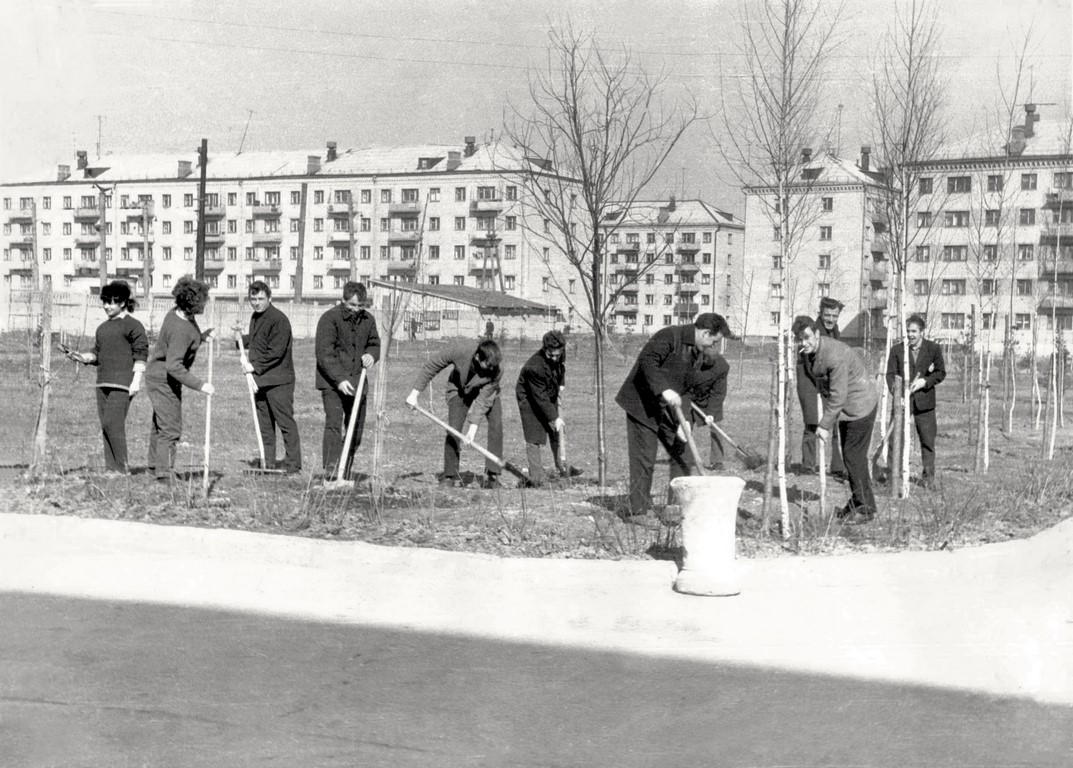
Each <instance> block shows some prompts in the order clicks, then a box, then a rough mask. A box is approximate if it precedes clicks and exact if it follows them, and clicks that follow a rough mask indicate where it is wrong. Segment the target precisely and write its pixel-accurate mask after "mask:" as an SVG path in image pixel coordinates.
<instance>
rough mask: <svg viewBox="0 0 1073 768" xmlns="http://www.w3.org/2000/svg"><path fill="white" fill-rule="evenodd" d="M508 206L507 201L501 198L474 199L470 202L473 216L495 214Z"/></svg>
mask: <svg viewBox="0 0 1073 768" xmlns="http://www.w3.org/2000/svg"><path fill="white" fill-rule="evenodd" d="M504 207H506V201H504V200H499V199H498V198H497V199H495V200H474V201H472V202H471V203H470V204H469V213H470V215H471V216H495V215H496V214H498V213H500V212H501V211H502V210H503V208H504Z"/></svg>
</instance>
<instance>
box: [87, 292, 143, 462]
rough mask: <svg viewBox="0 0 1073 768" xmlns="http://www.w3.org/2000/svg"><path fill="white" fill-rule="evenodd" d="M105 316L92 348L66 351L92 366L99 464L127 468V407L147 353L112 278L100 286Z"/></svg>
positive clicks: (130, 303) (140, 328) (126, 301)
mask: <svg viewBox="0 0 1073 768" xmlns="http://www.w3.org/2000/svg"><path fill="white" fill-rule="evenodd" d="M101 304H102V305H103V306H104V313H105V314H106V315H107V316H108V319H107V320H105V321H104V322H103V323H101V324H100V325H99V326H98V327H97V335H96V341H95V342H94V344H93V351H92V352H68V353H67V357H69V358H70V359H71V360H75V361H77V362H79V363H82V364H83V365H95V366H97V416H98V418H100V420H101V434H102V435H103V437H104V469H105V471H106V472H118V473H121V474H127V472H128V471H129V470H128V468H127V411H128V409H129V408H130V401H131V400H133V399H134V396H135V395H136V394H138V390H139V389H141V385H142V374H143V373H144V372H145V361H146V359H147V358H148V357H149V339H148V338H147V337H146V335H145V328H144V327H143V326H142V324H141V323H140V322H138V321H137V320H135V319H134V316H133V315H131V314H130V313H131V312H133V311H134V302H133V301H132V300H131V298H130V286H129V285H127V284H126V283H125V282H123V281H122V280H116V281H115V282H111V283H109V284H108V285H106V286H104V288H103V289H102V290H101Z"/></svg>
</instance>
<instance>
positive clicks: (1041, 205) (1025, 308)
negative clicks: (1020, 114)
mask: <svg viewBox="0 0 1073 768" xmlns="http://www.w3.org/2000/svg"><path fill="white" fill-rule="evenodd" d="M1070 131H1071V126H1070V122H1069V121H1068V120H1065V121H1060V120H1047V121H1041V120H1040V117H1039V115H1038V113H1037V108H1036V105H1033V104H1028V105H1026V106H1025V113H1024V124H1023V125H1019V126H1015V127H1014V128H1013V130H1012V132H1011V133H1012V135H1011V136H1009V137H1006V136H1003V135H1001V134H1000V135H999V136H997V137H994V136H987V135H979V136H976V137H973V138H972V139H969V140H968V141H966V142H963V143H960V144H957V145H953V146H951V147H949V148H948V149H946V150H945V151H944V152H943V153H942V154H941V156H940V157H938V158H937V159H935V160H933V161H931V162H928V163H926V164H922V165H921V166H920V167H919V168H918V171H919V173H920V177H921V178H920V184H919V188H918V189H917V190H916V191H915V195H914V199H915V201H916V211H915V216H916V220H915V224H916V232H915V241H914V242H915V249H914V253H913V256H912V259H911V261H910V263H909V267H908V270H907V279H908V292H909V294H910V296H909V303H910V306H911V307H912V309H913V310H914V311H916V312H919V313H921V314H924V315H926V317H927V320H928V327H929V334H930V335H931V336H933V337H937V338H947V339H957V338H961V339H964V338H966V337H968V336H969V334H970V332H971V331H972V330H973V329H974V328H975V331H976V333H977V334H979V333H980V332H981V331H983V330H985V329H987V328H991V329H995V330H996V331H997V332H996V333H995V334H994V337H997V338H998V339H999V340H1001V338H1002V337H1003V335H1004V333H1005V330H1006V329H1007V328H1011V329H1012V331H1013V335H1014V338H1015V339H1018V340H1020V341H1021V342H1022V343H1023V344H1027V343H1029V342H1030V338H1031V332H1032V328H1033V324H1034V323H1038V324H1039V330H1040V331H1041V332H1042V335H1044V336H1047V337H1049V336H1050V333H1049V332H1050V330H1051V329H1052V327H1054V326H1053V324H1052V311H1053V312H1054V314H1055V315H1056V316H1057V317H1056V321H1057V323H1056V324H1057V327H1058V328H1059V329H1060V330H1069V329H1073V150H1071V143H1073V142H1071V139H1073V137H1071V133H1070ZM1026 348H1027V347H1026Z"/></svg>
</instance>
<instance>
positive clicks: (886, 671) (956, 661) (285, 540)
mask: <svg viewBox="0 0 1073 768" xmlns="http://www.w3.org/2000/svg"><path fill="white" fill-rule="evenodd" d="M739 565H740V566H741V587H742V594H741V595H739V596H737V597H732V598H698V597H688V596H683V595H679V594H676V593H674V592H673V591H672V590H671V584H672V582H673V580H674V577H675V573H676V571H675V567H674V565H673V564H671V563H667V562H653V561H627V562H613V561H575V560H527V559H500V558H496V557H492V556H485V555H474V554H459V553H450V552H441V551H436V550H425V549H402V548H392V547H381V546H376V545H371V544H364V543H360V542H332V541H319V540H311V539H302V538H294V537H287V536H279V535H272V534H259V533H247V532H242V531H231V530H211V529H198V528H180V527H162V526H153V525H145V524H140V523H129V522H118V521H108V520H90V519H82V518H70V517H54V516H33V515H12V514H0V590H5V591H16V592H27V593H35V594H56V595H64V596H71V597H82V598H90V599H99V600H126V601H139V602H150V603H164V604H171V605H185V606H196V607H200V608H210V609H221V610H237V611H250V612H259V613H266V614H272V615H280V616H291V617H295V618H303V619H313V620H321V621H328V622H342V623H354V624H367V625H376V626H383V627H391V628H403V629H409V630H414V631H421V632H434V633H447V634H457V635H467V636H479V637H484V638H493V639H498V640H504V641H525V642H536V643H543V644H552V645H560V644H561V645H568V646H575V647H590V648H594V649H605V650H616V651H622V652H629V653H641V654H650V655H656V656H667V657H676V658H686V659H692V660H700V661H709V662H726V663H735V664H749V665H759V666H770V667H774V668H778V669H786V670H797V671H805V672H814V673H823V674H831V675H842V676H850V677H855V678H865V679H874V680H884V681H893V682H906V683H916V684H924V685H936V686H943V687H953V688H960V689H965V690H972V691H983V692H988V693H992V694H998V695H1008V696H1019V697H1031V698H1034V699H1038V700H1040V701H1045V702H1052V703H1066V704H1073V673H1071V668H1073V520H1067V521H1065V522H1063V523H1061V524H1060V525H1058V526H1056V527H1054V528H1052V529H1050V530H1048V531H1045V532H1043V533H1041V534H1039V535H1038V536H1035V537H1033V538H1032V539H1028V540H1024V541H1011V542H1007V543H1002V544H994V545H989V546H985V547H980V548H975V549H966V550H959V551H956V552H907V553H900V554H874V555H846V556H839V557H814V558H791V557H788V558H782V559H777V560H752V561H740V562H739Z"/></svg>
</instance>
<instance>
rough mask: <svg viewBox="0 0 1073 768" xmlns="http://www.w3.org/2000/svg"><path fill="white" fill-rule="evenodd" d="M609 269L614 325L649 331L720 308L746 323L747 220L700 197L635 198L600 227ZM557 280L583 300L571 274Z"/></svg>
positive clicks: (737, 324) (735, 325)
mask: <svg viewBox="0 0 1073 768" xmlns="http://www.w3.org/2000/svg"><path fill="white" fill-rule="evenodd" d="M603 230H604V237H605V245H606V247H605V253H606V263H605V265H604V274H605V276H606V278H607V282H608V287H609V290H610V291H611V292H615V291H618V298H617V301H616V303H615V307H614V318H613V323H614V330H617V331H621V332H627V333H643V334H649V333H653V332H654V331H657V330H659V329H660V328H663V327H664V326H668V325H671V324H673V323H686V322H689V321H691V320H693V318H694V317H695V316H696V315H697V314H699V313H701V312H719V313H720V314H723V315H725V316H726V317H727V319H728V322H729V323H730V327H731V328H732V329H734V330H735V331H740V329H741V325H742V324H741V312H742V307H741V306H740V301H739V294H740V286H739V284H738V282H737V281H738V277H736V276H738V275H740V274H741V264H742V247H743V239H742V234H743V232H744V225H743V224H742V223H741V222H740V221H738V220H736V219H735V218H734V216H733V215H732V214H729V213H726V212H725V211H722V210H720V209H718V208H716V207H715V206H713V205H711V204H709V203H706V202H704V201H703V200H675V198H674V197H671V198H670V199H669V200H667V201H637V202H635V203H634V204H633V205H632V206H630V207H629V208H628V209H626V210H625V211H623V212H621V213H620V214H618V215H616V216H614V217H609V218H608V219H607V221H606V223H605V225H604V227H603ZM554 280H555V282H554V286H555V288H556V289H557V290H559V291H560V292H565V293H566V295H567V297H568V298H570V299H571V301H572V302H573V301H577V300H581V301H583V298H581V297H580V296H578V288H577V286H576V281H575V280H574V277H573V276H572V275H571V276H570V277H569V279H567V280H566V284H565V285H564V281H563V279H561V278H554Z"/></svg>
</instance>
